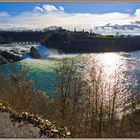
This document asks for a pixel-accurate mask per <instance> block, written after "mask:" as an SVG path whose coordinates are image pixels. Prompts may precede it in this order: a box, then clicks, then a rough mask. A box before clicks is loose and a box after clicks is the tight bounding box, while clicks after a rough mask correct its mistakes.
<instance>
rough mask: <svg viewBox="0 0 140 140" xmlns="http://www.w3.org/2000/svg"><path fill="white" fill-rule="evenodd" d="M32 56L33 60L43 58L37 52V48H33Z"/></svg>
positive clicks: (31, 50)
mask: <svg viewBox="0 0 140 140" xmlns="http://www.w3.org/2000/svg"><path fill="white" fill-rule="evenodd" d="M30 55H31V57H32V58H35V59H38V58H41V55H40V54H39V52H38V51H37V49H36V48H35V47H31V49H30Z"/></svg>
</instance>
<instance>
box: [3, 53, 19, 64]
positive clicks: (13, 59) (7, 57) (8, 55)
mask: <svg viewBox="0 0 140 140" xmlns="http://www.w3.org/2000/svg"><path fill="white" fill-rule="evenodd" d="M0 55H1V56H2V58H4V59H5V60H6V61H7V62H17V61H20V60H21V57H20V56H19V55H16V54H14V53H11V52H7V51H1V52H0Z"/></svg>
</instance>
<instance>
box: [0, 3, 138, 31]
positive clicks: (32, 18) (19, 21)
mask: <svg viewBox="0 0 140 140" xmlns="http://www.w3.org/2000/svg"><path fill="white" fill-rule="evenodd" d="M7 16H8V17H7ZM136 21H137V22H139V21H140V9H136V11H135V13H134V15H131V14H129V13H127V14H126V13H120V12H112V13H105V14H94V13H93V14H91V13H67V12H65V10H64V7H62V6H59V7H56V6H54V5H42V6H36V7H35V8H34V9H33V10H32V11H25V12H23V13H20V14H18V15H9V14H8V13H6V12H0V27H1V28H12V27H14V28H16V27H22V28H24V27H25V28H44V27H48V26H62V27H63V28H66V29H71V30H73V29H74V28H75V27H76V28H77V29H79V30H82V29H83V28H84V29H85V30H90V29H93V28H94V27H95V26H104V25H106V24H108V23H110V24H111V25H115V24H118V25H131V24H134V23H135V22H136ZM132 32H133V31H132Z"/></svg>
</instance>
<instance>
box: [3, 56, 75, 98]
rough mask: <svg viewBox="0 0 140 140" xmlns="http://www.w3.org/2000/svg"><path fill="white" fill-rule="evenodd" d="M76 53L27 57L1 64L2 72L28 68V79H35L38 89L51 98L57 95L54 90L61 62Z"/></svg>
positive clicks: (35, 85) (13, 71)
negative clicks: (40, 57)
mask: <svg viewBox="0 0 140 140" xmlns="http://www.w3.org/2000/svg"><path fill="white" fill-rule="evenodd" d="M74 56H75V55H62V56H55V57H48V58H47V59H31V58H27V59H24V60H22V61H20V62H15V63H9V64H4V65H0V72H1V73H3V74H8V73H10V72H12V73H18V72H19V71H20V70H21V69H22V68H25V69H26V70H27V75H26V79H29V80H33V81H34V88H35V89H36V90H43V91H45V92H46V94H47V95H48V96H49V97H50V98H54V97H56V96H57V95H56V94H55V91H54V85H55V84H56V81H57V72H56V71H57V70H58V69H59V63H60V62H61V60H62V59H63V58H66V57H74Z"/></svg>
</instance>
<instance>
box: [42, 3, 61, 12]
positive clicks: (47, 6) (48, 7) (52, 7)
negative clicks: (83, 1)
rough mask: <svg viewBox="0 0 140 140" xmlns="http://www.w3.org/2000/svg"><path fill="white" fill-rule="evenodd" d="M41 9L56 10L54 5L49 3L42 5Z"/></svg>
mask: <svg viewBox="0 0 140 140" xmlns="http://www.w3.org/2000/svg"><path fill="white" fill-rule="evenodd" d="M43 9H44V10H46V11H47V12H51V11H57V10H58V9H57V8H56V7H55V6H54V5H49V4H46V5H43Z"/></svg>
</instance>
